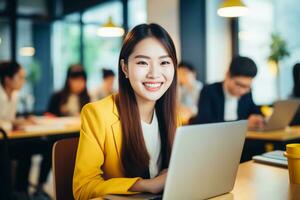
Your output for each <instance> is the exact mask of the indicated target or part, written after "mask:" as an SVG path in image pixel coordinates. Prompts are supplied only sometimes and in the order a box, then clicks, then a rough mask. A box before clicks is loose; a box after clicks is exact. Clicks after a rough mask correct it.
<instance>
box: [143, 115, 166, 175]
mask: <svg viewBox="0 0 300 200" xmlns="http://www.w3.org/2000/svg"><path fill="white" fill-rule="evenodd" d="M141 124H142V131H143V136H144V140H145V144H146V148H147V151H148V153H149V156H150V162H149V173H150V178H153V177H155V176H157V175H158V173H159V166H160V162H161V159H160V148H161V141H160V134H159V127H158V121H157V117H156V113H155V111H154V114H153V119H152V122H151V124H147V123H146V122H143V121H141Z"/></svg>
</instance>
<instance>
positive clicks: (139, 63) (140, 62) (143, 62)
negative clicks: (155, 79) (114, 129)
mask: <svg viewBox="0 0 300 200" xmlns="http://www.w3.org/2000/svg"><path fill="white" fill-rule="evenodd" d="M137 64H138V65H147V63H146V62H145V61H138V62H137Z"/></svg>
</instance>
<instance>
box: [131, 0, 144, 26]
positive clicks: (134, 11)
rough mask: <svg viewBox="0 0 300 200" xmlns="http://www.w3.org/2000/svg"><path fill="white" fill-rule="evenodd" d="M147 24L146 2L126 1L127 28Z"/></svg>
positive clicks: (141, 0) (137, 0)
mask: <svg viewBox="0 0 300 200" xmlns="http://www.w3.org/2000/svg"><path fill="white" fill-rule="evenodd" d="M146 22H147V1H146V0H129V1H128V26H129V29H132V28H133V27H134V26H136V25H138V24H141V23H146Z"/></svg>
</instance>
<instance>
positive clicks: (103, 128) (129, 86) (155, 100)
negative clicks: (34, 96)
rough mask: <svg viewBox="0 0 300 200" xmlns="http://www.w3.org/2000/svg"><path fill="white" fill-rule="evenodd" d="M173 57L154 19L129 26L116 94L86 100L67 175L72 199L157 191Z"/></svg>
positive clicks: (167, 133)
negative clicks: (70, 179) (71, 171)
mask: <svg viewBox="0 0 300 200" xmlns="http://www.w3.org/2000/svg"><path fill="white" fill-rule="evenodd" d="M176 67H177V58H176V51H175V47H174V44H173V42H172V39H171V38H170V36H169V34H168V33H167V32H166V31H165V30H164V29H163V28H162V27H161V26H159V25H157V24H149V25H147V24H141V25H138V26H136V27H135V28H134V29H133V30H132V31H130V32H129V33H128V34H127V36H126V38H125V41H124V44H123V46H122V49H121V53H120V57H119V93H118V94H117V95H113V96H109V97H106V98H105V99H103V100H101V101H98V102H95V103H91V104H88V105H86V106H85V107H84V108H83V110H82V114H81V117H82V120H81V122H82V126H81V131H80V140H79V146H78V151H77V157H76V165H75V170H74V179H73V193H74V197H75V199H90V198H93V197H99V196H103V195H106V194H131V193H135V192H150V193H159V192H161V191H162V190H163V188H164V184H165V179H166V175H167V170H166V169H167V168H168V164H169V159H170V154H171V147H172V142H173V138H174V133H175V130H176V126H177V124H178V120H177V117H176V114H177V113H176V85H177V73H176Z"/></svg>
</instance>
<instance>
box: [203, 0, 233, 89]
mask: <svg viewBox="0 0 300 200" xmlns="http://www.w3.org/2000/svg"><path fill="white" fill-rule="evenodd" d="M220 2H221V0H214V1H206V10H207V14H206V17H207V18H206V31H207V32H206V36H207V40H206V42H207V43H206V50H207V62H206V63H207V65H206V67H207V68H206V81H207V83H212V82H216V81H221V80H223V79H224V75H225V73H226V71H227V69H228V66H229V64H230V61H231V55H232V50H231V34H230V23H229V19H227V18H223V17H220V16H218V15H217V9H218V6H219V4H220Z"/></svg>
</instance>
